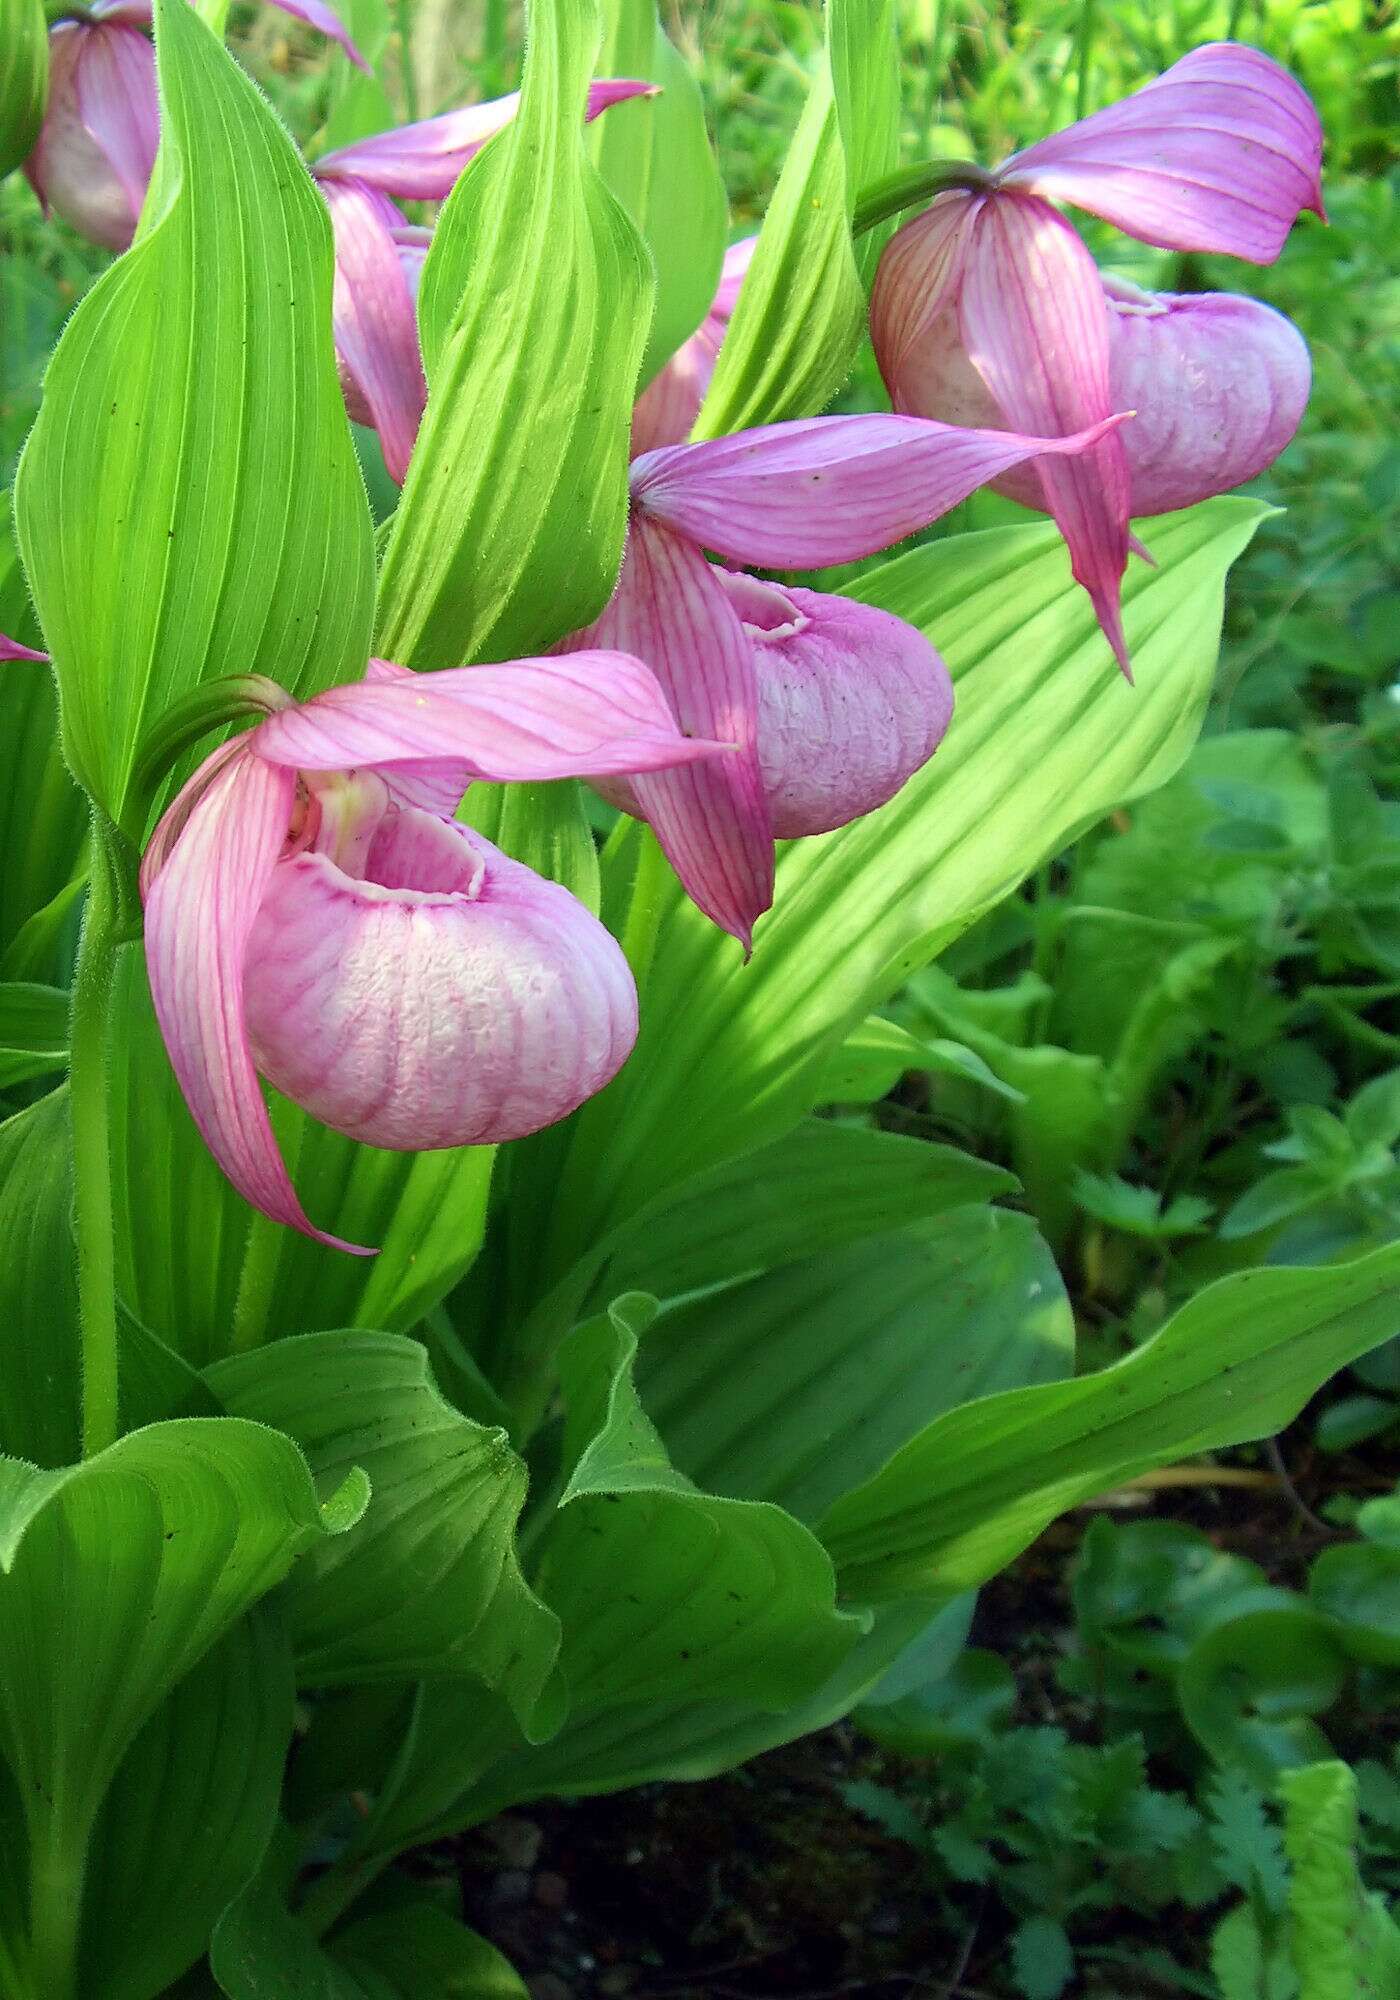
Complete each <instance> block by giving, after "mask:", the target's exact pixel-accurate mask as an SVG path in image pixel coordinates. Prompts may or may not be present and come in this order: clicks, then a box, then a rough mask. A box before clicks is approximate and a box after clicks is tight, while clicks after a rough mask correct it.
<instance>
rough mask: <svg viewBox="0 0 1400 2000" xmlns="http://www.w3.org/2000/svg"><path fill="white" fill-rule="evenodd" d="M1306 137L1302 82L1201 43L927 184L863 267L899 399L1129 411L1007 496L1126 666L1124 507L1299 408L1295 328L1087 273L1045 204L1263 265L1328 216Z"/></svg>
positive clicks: (1199, 485) (965, 406)
mask: <svg viewBox="0 0 1400 2000" xmlns="http://www.w3.org/2000/svg"><path fill="white" fill-rule="evenodd" d="M1321 157H1322V132H1321V128H1320V126H1319V124H1318V119H1317V114H1316V112H1315V111H1314V109H1313V106H1312V103H1311V101H1310V99H1309V98H1308V95H1307V93H1306V92H1305V91H1304V90H1303V88H1302V86H1301V85H1300V84H1298V83H1296V82H1295V81H1294V79H1293V78H1292V77H1291V76H1289V74H1288V72H1287V71H1286V70H1283V69H1281V68H1280V67H1279V66H1278V64H1277V63H1275V62H1272V61H1270V59H1269V58H1268V57H1267V56H1265V55H1261V54H1260V53H1259V52H1258V51H1257V50H1255V49H1249V48H1243V47H1240V46H1238V45H1237V44H1235V43H1231V42H1220V43H1215V44H1212V45H1211V46H1209V47H1206V48H1200V49H1196V50H1194V51H1193V52H1192V54H1190V55H1188V56H1184V57H1183V58H1182V60H1181V61H1180V62H1178V63H1175V64H1173V66H1172V67H1171V68H1170V69H1169V70H1167V71H1166V72H1165V74H1164V75H1162V76H1160V77H1158V78H1157V79H1156V80H1155V81H1154V82H1152V83H1149V84H1147V85H1145V86H1144V88H1143V89H1141V90H1139V91H1137V92H1136V93H1135V94H1134V95H1133V96H1132V97H1128V98H1125V99H1124V101H1123V102H1122V103H1121V104H1114V105H1110V106H1109V107H1108V109H1107V110H1104V111H1099V112H1096V113H1095V114H1094V115H1093V116H1092V117H1090V118H1085V119H1082V120H1081V121H1080V122H1079V123H1078V124H1077V125H1071V126H1070V127H1069V129H1068V130H1067V131H1064V132H1057V133H1055V134H1053V135H1052V136H1051V137H1050V138H1048V139H1042V140H1041V141H1040V142H1039V144H1037V145H1034V146H1030V147H1028V148H1027V149H1026V150H1025V151H1024V152H1021V153H1016V154H1014V155H1013V156H1012V158H1011V159H1009V160H1008V161H1006V163H1005V165H1003V166H1001V167H999V168H998V169H997V170H996V172H995V173H991V174H987V175H985V176H984V175H980V174H978V175H974V174H971V173H970V174H969V176H968V178H969V181H970V182H971V181H975V185H969V186H967V187H965V188H956V189H952V190H950V191H948V192H945V193H943V194H940V195H939V196H938V198H937V199H936V200H935V201H934V202H933V204H932V206H931V207H930V208H928V209H927V210H926V211H925V212H924V213H923V214H922V215H920V216H918V217H916V218H915V220H914V221H912V222H910V223H907V224H906V225H905V226H904V228H903V229H901V230H900V231H899V232H898V234H897V235H896V236H895V237H894V239H893V241H892V242H891V243H890V245H889V248H888V249H887V250H886V252H885V254H884V256H883V258H882V259H881V262H880V270H879V274H878V277H877V280H876V285H875V291H874V295H873V298H872V301H871V334H872V337H873V339H874V343H875V352H876V355H877V357H878V359H879V362H880V368H881V372H882V373H883V375H884V378H885V383H886V386H887V387H888V389H889V392H890V396H891V399H892V401H893V403H894V405H895V408H896V409H898V410H907V411H910V412H913V413H915V414H918V415H922V416H930V417H931V416H939V417H942V418H944V419H946V420H948V421H951V422H963V423H974V424H997V423H1003V424H1006V425H1008V426H1010V427H1013V428H1015V429H1018V430H1036V431H1044V432H1047V433H1050V432H1055V431H1065V432H1069V431H1076V430H1080V429H1082V428H1083V426H1085V425H1086V424H1090V423H1093V422H1095V421H1096V420H1097V419H1099V418H1101V417H1103V416H1106V415H1107V414H1108V412H1109V411H1110V410H1114V409H1118V410H1125V409H1126V410H1133V411H1135V412H1136V417H1137V421H1136V422H1135V423H1134V424H1132V425H1131V426H1130V427H1129V428H1128V429H1127V430H1125V431H1124V432H1123V433H1122V435H1121V436H1119V435H1118V434H1116V433H1115V434H1113V435H1111V436H1108V437H1106V438H1104V440H1103V441H1102V442H1101V443H1100V444H1099V445H1098V446H1096V448H1095V449H1094V450H1093V451H1092V452H1086V453H1085V454H1084V456H1083V457H1082V458H1078V459H1055V460H1042V461H1041V462H1039V463H1038V464H1036V465H1035V466H1034V467H1027V468H1025V469H1024V470H1023V471H1022V472H1020V473H1019V474H1015V473H1013V474H1012V476H1011V478H1010V479H1008V480H1007V481H1006V482H1005V485H1004V488H1003V490H1005V491H1008V492H1010V493H1011V494H1012V495H1013V497H1014V498H1016V499H1022V500H1026V501H1027V502H1028V503H1029V504H1031V505H1033V506H1039V507H1041V508H1044V509H1046V510H1047V511H1048V512H1050V513H1051V514H1053V515H1054V517H1055V520H1056V521H1057V522H1058V523H1059V526H1060V531H1061V533H1062V534H1063V535H1064V538H1065V541H1066V543H1067V544H1068V547H1069V552H1070V561H1071V564H1072V567H1073V570H1074V574H1075V576H1076V578H1077V579H1078V580H1079V582H1080V583H1081V584H1082V585H1083V586H1084V588H1085V589H1086V590H1087V591H1088V593H1089V596H1090V598H1091V599H1092V601H1093V604H1094V609H1095V611H1096V612H1097V614H1098V618H1099V623H1100V624H1101V625H1102V627H1103V630H1104V632H1105V634H1106V635H1107V637H1108V640H1109V642H1110V644H1111V645H1112V647H1113V650H1114V652H1115V654H1116V655H1117V657H1118V660H1119V662H1120V664H1121V665H1122V667H1123V669H1124V671H1125V672H1127V671H1128V652H1127V645H1126V642H1125V640H1124V637H1123V626H1122V615H1121V609H1120V593H1121V583H1122V576H1123V571H1124V568H1125V567H1126V564H1127V558H1128V550H1129V546H1130V537H1129V527H1128V523H1129V519H1130V516H1131V515H1132V514H1134V513H1137V514H1151V513H1158V512H1163V511H1165V510H1167V509H1169V508H1173V507H1181V506H1185V505H1188V504H1189V503H1190V502H1192V501H1194V500H1199V499H1203V498H1205V497H1207V496H1208V495H1210V494H1212V493H1220V492H1224V491H1225V490H1226V489H1227V488H1229V487H1231V486H1238V485H1239V484H1240V483H1241V482H1242V481H1244V480H1246V479H1251V478H1253V477H1254V475H1255V474H1256V473H1257V472H1260V471H1262V470H1263V468H1264V467H1265V466H1266V465H1269V464H1271V463H1272V461H1273V460H1274V459H1275V458H1276V457H1277V456H1278V454H1279V452H1280V451H1282V449H1283V447H1284V446H1285V445H1286V444H1287V443H1288V441H1289V439H1290V438H1291V437H1292V436H1293V433H1294V431H1295V430H1296V428H1297V425H1298V420H1299V418H1300V417H1301V415H1302V412H1303V407H1304V405H1305V403H1306V401H1307V396H1308V387H1309V366H1308V355H1307V349H1306V347H1305V346H1304V344H1303V342H1302V339H1301V338H1300V336H1299V335H1298V334H1297V333H1296V332H1295V331H1294V329H1293V328H1292V327H1291V326H1290V325H1289V323H1288V322H1287V321H1286V320H1284V319H1283V318H1282V317H1281V316H1280V315H1279V314H1277V313H1275V312H1272V311H1271V310H1270V309H1269V308H1268V307H1267V306H1263V305H1260V304H1258V303H1257V302H1256V301H1254V300H1252V299H1237V298H1231V297H1225V296H1220V295H1215V294H1206V295H1203V296H1200V297H1182V298H1179V297H1173V296H1170V295H1162V296H1155V297H1154V296H1150V295H1148V294H1146V293H1140V292H1137V291H1136V290H1135V289H1134V288H1133V287H1131V286H1123V285H1120V284H1117V283H1116V282H1114V281H1111V280H1106V279H1103V278H1101V277H1100V275H1099V272H1098V270H1097V269H1096V267H1095V265H1094V262H1093V259H1092V258H1091V257H1090V255H1089V253H1088V251H1087V250H1086V249H1085V247H1084V244H1083V242H1082V241H1081V239H1080V237H1079V236H1078V235H1077V234H1076V232H1075V231H1074V229H1073V228H1071V226H1070V224H1069V223H1068V222H1066V221H1065V219H1064V217H1063V216H1062V215H1061V214H1060V213H1059V211H1058V209H1056V208H1055V207H1053V206H1052V203H1053V202H1055V201H1067V202H1071V203H1073V204H1074V205H1075V206H1076V207H1078V208H1082V209H1087V210H1088V211H1089V212H1090V213H1091V214H1093V215H1098V216H1101V217H1103V219H1104V220H1105V221H1107V222H1111V223H1113V224H1114V225H1115V226H1116V227H1117V228H1119V229H1122V230H1124V231H1126V233H1127V234H1128V235H1130V236H1135V237H1137V238H1138V239H1139V240H1140V241H1141V242H1144V243H1152V244H1156V245H1157V246H1159V247H1160V248H1162V249H1168V250H1195V251H1218V252H1225V253H1228V254H1229V255H1232V256H1236V257H1244V258H1247V259H1249V260H1250V261H1251V262H1253V263H1257V264H1267V263H1272V261H1273V260H1274V258H1276V257H1277V256H1278V254H1279V251H1280V250H1281V249H1282V247H1283V244H1284V240H1285V239H1286V237H1287V235H1288V232H1289V230H1290V229H1291V227H1292V225H1293V223H1294V221H1295V220H1296V218H1297V216H1298V214H1299V212H1300V211H1301V210H1302V209H1305V208H1306V209H1311V210H1312V211H1313V212H1314V213H1316V214H1317V215H1322V214H1323V207H1322V190H1321V184H1320V181H1319V167H1320V163H1321Z"/></svg>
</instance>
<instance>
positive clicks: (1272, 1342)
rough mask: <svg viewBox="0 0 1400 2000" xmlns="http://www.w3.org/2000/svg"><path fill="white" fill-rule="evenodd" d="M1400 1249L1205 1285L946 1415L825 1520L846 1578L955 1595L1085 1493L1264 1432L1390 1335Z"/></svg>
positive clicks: (888, 1592) (848, 1586) (857, 1583)
mask: <svg viewBox="0 0 1400 2000" xmlns="http://www.w3.org/2000/svg"><path fill="white" fill-rule="evenodd" d="M1397 1312H1400V1247H1396V1246H1392V1247H1390V1248H1389V1249H1385V1250H1378V1251H1376V1252H1375V1253H1374V1255H1372V1256H1369V1257H1362V1258H1358V1259H1357V1260H1356V1261H1355V1262H1352V1263H1347V1264H1340V1265H1333V1266H1330V1267H1329V1268H1327V1269H1325V1270H1317V1271H1312V1270H1283V1269H1260V1270H1255V1271H1245V1272H1241V1273H1240V1274H1238V1275H1237V1276H1235V1277H1231V1278H1223V1279H1221V1280H1220V1282H1219V1283H1218V1284H1214V1285H1211V1286H1208V1287H1207V1289H1206V1290H1205V1291H1204V1292H1202V1293H1200V1294H1199V1296H1198V1297H1196V1298H1194V1299H1192V1300H1191V1301H1190V1303H1189V1304H1187V1305H1185V1306H1183V1307H1182V1308H1181V1310H1180V1311H1179V1312H1178V1313H1176V1314H1174V1315H1173V1317H1172V1318H1171V1319H1170V1320H1169V1321H1168V1322H1167V1324H1166V1326H1164V1327H1163V1328H1162V1330H1161V1332H1160V1333H1158V1334H1157V1335H1156V1336H1155V1337H1154V1338H1153V1339H1152V1340H1150V1341H1149V1342H1148V1343H1147V1344H1146V1345H1145V1346H1144V1347H1140V1348H1138V1349H1137V1350H1136V1351H1135V1352H1134V1353H1132V1354H1130V1355H1128V1356H1126V1357H1125V1359H1123V1360H1122V1361H1119V1362H1117V1363H1116V1364H1115V1365H1114V1366H1112V1367H1110V1368H1105V1369H1102V1370H1100V1371H1099V1372H1098V1373H1097V1374H1093V1375H1085V1376H1082V1377H1081V1378H1080V1379H1079V1380H1078V1381H1074V1382H1059V1383H1052V1384H1050V1385H1048V1386H1046V1387H1043V1388H1032V1389H1017V1390H1013V1391H1012V1392H1011V1393H1009V1394H1006V1395H1001V1396H989V1397H987V1398H985V1399H984V1400H983V1401H981V1402H977V1403H972V1404H968V1405H966V1406H965V1407H964V1408H962V1409H958V1410H953V1411H951V1412H950V1413H949V1414H948V1415H946V1416H944V1417H940V1418H939V1419H937V1421H936V1422H934V1423H932V1424H930V1425H929V1426H928V1428H927V1429H926V1430H925V1431H923V1432H922V1433H921V1434H920V1435H919V1436H918V1437H917V1438H914V1439H912V1440H911V1441H910V1443H908V1444H907V1445H905V1446H904V1448H903V1450H901V1451H899V1452H897V1453H896V1454H895V1456H894V1457H893V1458H892V1459H891V1460H890V1462H889V1464H888V1465H887V1466H885V1467H884V1469H883V1470H882V1471H881V1472H879V1473H877V1474H876V1475H875V1477H874V1478H873V1479H871V1480H869V1481H867V1482H866V1484H865V1485H863V1486H861V1487H859V1488H857V1489H856V1490H855V1491H854V1492H851V1493H848V1494H846V1495H845V1497H844V1498H843V1499H841V1500H838V1501H837V1502H836V1503H835V1505H834V1506H833V1507H832V1508H831V1509H830V1511H829V1512H828V1514H827V1515H826V1517H825V1519H824V1521H823V1522H822V1530H821V1532H822V1539H823V1540H824V1542H825V1543H826V1545H827V1547H828V1548H829V1549H830V1550H831V1552H832V1554H833V1556H834V1557H835V1559H836V1563H837V1567H838V1570H839V1573H840V1576H841V1582H842V1587H843V1589H845V1590H847V1591H849V1592H850V1593H852V1594H853V1595H855V1596H857V1597H862V1598H868V1599H871V1600H878V1599H879V1598H882V1597H897V1596H901V1595H903V1594H905V1593H907V1592H909V1591H929V1592H940V1593H943V1592H946V1593H947V1594H949V1595H953V1594H955V1593H956V1592H958V1591H960V1590H967V1589H970V1588H972V1587H973V1586H974V1585H976V1584H979V1583H982V1582H983V1581H985V1579H986V1578H987V1577H989V1576H991V1575H993V1574H994V1573H995V1571H997V1570H998V1569H1001V1568H1002V1567H1003V1566H1004V1565H1005V1564H1006V1563H1008V1562H1010V1561H1011V1559H1012V1557H1013V1556H1015V1555H1016V1554H1018V1553H1019V1551H1020V1550H1021V1549H1023V1548H1024V1547H1025V1546H1026V1544H1027V1543H1028V1542H1030V1541H1032V1540H1034V1538H1035V1536H1036V1535H1038V1534H1039V1533H1040V1531H1041V1529H1042V1528H1043V1527H1044V1526H1045V1525H1046V1523H1047V1522H1048V1521H1051V1520H1053V1519H1054V1517H1055V1515H1056V1514H1060V1513H1063V1512H1064V1510H1065V1509H1066V1508H1067V1507H1072V1506H1074V1505H1075V1503H1076V1502H1077V1501H1079V1500H1083V1499H1087V1498H1088V1497H1089V1496H1090V1495H1091V1494H1094V1493H1100V1492H1102V1491H1104V1489H1105V1488H1107V1487H1110V1486H1113V1485H1115V1484H1117V1483H1119V1482H1120V1481H1122V1480H1124V1479H1129V1478H1133V1477H1135V1476H1136V1475H1137V1474H1138V1473H1141V1472H1147V1471H1149V1470H1151V1468H1152V1467H1153V1466H1157V1465H1165V1464H1167V1463H1168V1462H1169V1461H1170V1460H1172V1459H1177V1458H1185V1457H1191V1456H1192V1455H1194V1454H1196V1453H1198V1452H1203V1451H1216V1450H1221V1449H1223V1448H1224V1447H1225V1446H1227V1445H1233V1444H1241V1443H1244V1442H1245V1441H1247V1440H1250V1439H1254V1438H1260V1437H1270V1436H1272V1435H1273V1433H1274V1432H1275V1431H1278V1430H1281V1429H1282V1428H1283V1426H1284V1425H1285V1424H1287V1423H1291V1422H1292V1420H1293V1418H1294V1417H1295V1416H1296V1415H1297V1414H1298V1412H1299V1410H1300V1409H1301V1408H1302V1407H1303V1405H1304V1403H1306V1402H1307V1400H1308V1398H1309V1397H1310V1396H1311V1395H1313V1394H1314V1393H1315V1392H1316V1391H1317V1390H1318V1389H1319V1388H1320V1387H1321V1385H1322V1384H1323V1383H1324V1382H1325V1381H1326V1380H1327V1379H1328V1377H1329V1376H1331V1375H1333V1374H1335V1373H1336V1371H1337V1370H1338V1369H1339V1368H1343V1367H1345V1366H1346V1364H1347V1363H1348V1362H1349V1361H1352V1360H1354V1359H1355V1358H1356V1357H1357V1356H1358V1355H1361V1354H1365V1353H1367V1352H1369V1350H1370V1349H1371V1348H1373V1347H1375V1346H1377V1345H1378V1344H1379V1343H1380V1342H1381V1341H1382V1340H1384V1339H1385V1338H1386V1337H1387V1336H1388V1335H1389V1334H1391V1333H1393V1331H1394V1329H1395V1324H1396V1315H1397Z"/></svg>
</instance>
